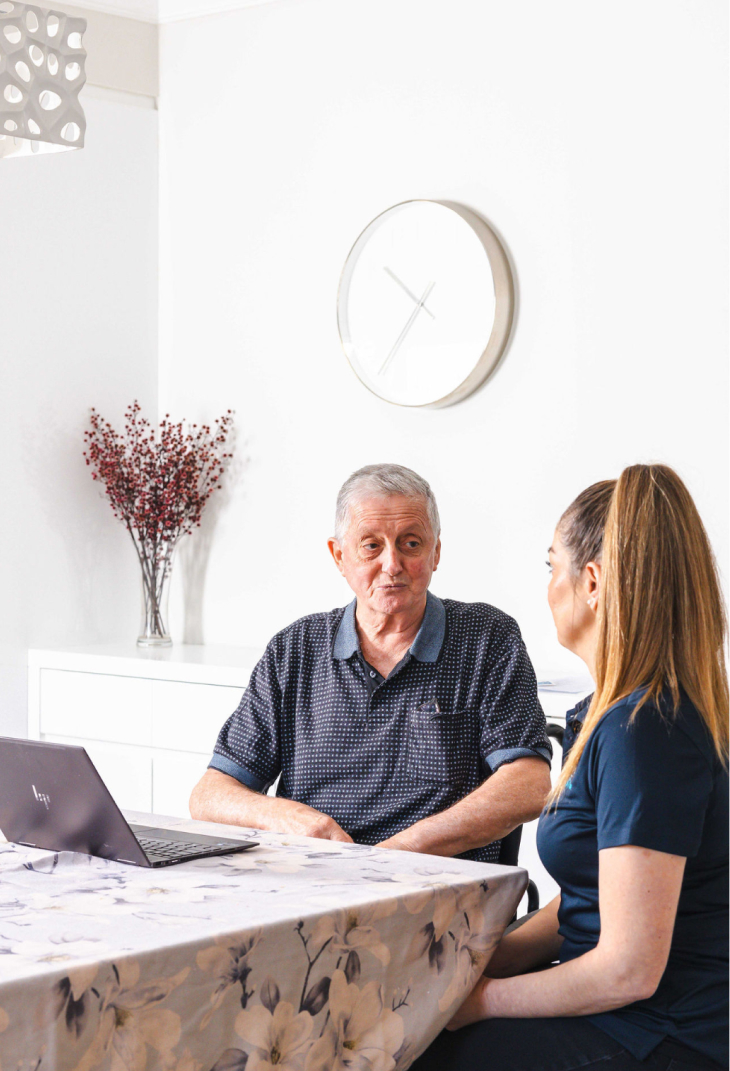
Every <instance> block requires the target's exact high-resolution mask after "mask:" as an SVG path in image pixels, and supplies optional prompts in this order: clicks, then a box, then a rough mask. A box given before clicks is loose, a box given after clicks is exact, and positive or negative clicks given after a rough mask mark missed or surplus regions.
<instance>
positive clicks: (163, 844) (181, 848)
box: [135, 834, 221, 862]
mask: <svg viewBox="0 0 730 1071" xmlns="http://www.w3.org/2000/svg"><path fill="white" fill-rule="evenodd" d="M135 835H136V837H137V843H138V844H139V845H140V847H141V848H143V850H144V852H145V854H146V855H148V856H149V858H150V859H169V860H170V861H171V862H175V861H176V860H177V859H185V858H186V857H187V856H193V855H194V856H198V855H217V854H218V853H219V852H220V850H221V846H220V845H215V844H211V845H210V846H207V845H205V844H200V843H195V842H194V841H181V840H160V839H159V838H158V837H143V836H140V835H139V834H135Z"/></svg>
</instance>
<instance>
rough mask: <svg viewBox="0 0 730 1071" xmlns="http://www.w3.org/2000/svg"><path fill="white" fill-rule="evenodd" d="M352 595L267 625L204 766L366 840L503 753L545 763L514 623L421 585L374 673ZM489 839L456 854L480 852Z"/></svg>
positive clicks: (441, 799) (482, 773) (453, 797)
mask: <svg viewBox="0 0 730 1071" xmlns="http://www.w3.org/2000/svg"><path fill="white" fill-rule="evenodd" d="M356 605H357V601H356V600H354V601H353V602H352V603H350V605H349V606H347V607H346V608H340V609H337V610H332V611H330V612H329V613H322V614H312V615H311V616H309V617H304V618H302V619H301V620H299V621H295V622H294V624H292V625H290V626H289V627H288V628H286V629H284V631H283V632H280V633H278V635H276V636H274V638H273V639H272V640H271V642H270V643H269V645H268V646H267V648H266V651H265V653H264V656H263V658H262V659H261V661H260V662H259V663H258V665H257V666H256V668H255V669H254V671H253V673H252V675H251V680H250V682H249V686H248V688H247V689H246V691H245V693H244V695H243V698H242V699H241V703H240V705H239V707H238V709H237V710H236V711H235V713H233V714H232V715H231V717H230V718H229V719H228V721H227V722H226V723H225V725H224V726H223V728H222V729H221V731H220V734H219V736H218V741H217V743H216V745H215V753H214V755H213V758H212V760H211V762H210V765H211V767H212V768H213V769H216V770H221V771H222V772H223V773H226V774H229V775H230V776H231V777H235V778H236V779H237V780H238V781H240V782H241V784H244V785H247V786H248V787H249V788H252V789H254V790H256V791H257V792H264V791H265V790H266V789H267V788H268V787H269V786H270V785H271V784H272V783H273V782H274V781H275V780H276V778H277V777H278V776H279V774H281V779H280V781H279V784H278V788H277V795H278V796H282V797H284V798H285V799H292V800H298V801H299V802H301V803H306V804H308V805H309V806H310V807H314V808H315V809H316V810H318V811H321V812H323V813H324V814H327V815H329V816H330V817H332V818H334V819H335V821H336V822H337V823H338V824H339V825H340V826H341V827H342V828H343V829H344V830H346V832H347V833H349V834H350V836H351V837H352V838H353V840H355V841H356V842H358V843H362V844H377V843H378V842H379V841H381V840H386V839H387V838H388V837H392V836H394V835H395V834H396V833H399V832H400V831H401V830H403V829H406V828H407V827H408V826H411V825H413V824H414V822H417V821H419V820H420V819H422V818H427V817H429V816H430V815H433V814H435V813H437V812H439V811H442V810H444V809H445V808H446V807H450V806H451V805H452V804H453V803H456V802H457V800H460V799H461V798H462V797H463V796H466V795H467V794H468V793H469V792H472V791H473V790H474V789H475V788H477V787H478V786H479V785H480V784H482V782H483V781H484V780H485V779H486V778H488V777H489V776H490V775H491V774H492V773H494V771H495V770H497V769H498V768H499V767H500V766H501V765H503V763H506V762H512V761H514V760H515V759H518V758H522V757H526V756H528V757H535V756H539V757H540V758H542V759H544V760H545V761H546V762H549V761H550V756H551V748H550V742H549V740H548V737H547V735H546V732H545V716H544V714H543V712H542V709H541V707H540V703H539V701H538V698H537V683H536V680H535V673H534V671H533V668H532V665H531V663H530V659H529V658H528V655H527V651H526V650H525V645H524V643H523V641H522V637H521V635H520V631H519V628H518V627H517V624H516V623H515V622H514V621H513V620H512V618H510V617H508V616H507V615H506V614H503V613H502V612H501V611H500V610H496V609H495V608H494V607H493V606H488V605H486V604H484V603H461V602H455V601H453V600H452V599H444V600H441V599H438V598H436V597H435V596H434V595H432V594H431V593H430V592H429V593H428V596H427V602H426V611H425V614H424V617H423V621H422V623H421V627H420V629H419V631H418V634H417V636H416V638H415V640H414V641H413V644H412V646H411V648H410V650H409V651H408V652H407V654H406V655H405V656H404V658H403V659H402V660H401V661H400V662H399V664H398V665H397V666H396V667H395V668H394V669H393V670H392V672H391V673H390V675H389V676H388V678H387V679H384V678H383V677H381V676H380V674H379V673H378V672H377V670H375V669H373V668H372V666H370V665H368V663H367V662H366V661H365V659H364V658H363V656H362V652H361V650H360V644H359V641H358V636H357V629H356V627H355V609H356ZM499 844H500V842H499V841H495V842H494V843H492V844H489V845H487V846H485V847H483V848H478V849H475V850H474V851H472V852H468V853H466V854H465V858H469V859H477V860H483V861H494V860H496V859H497V858H498V856H499Z"/></svg>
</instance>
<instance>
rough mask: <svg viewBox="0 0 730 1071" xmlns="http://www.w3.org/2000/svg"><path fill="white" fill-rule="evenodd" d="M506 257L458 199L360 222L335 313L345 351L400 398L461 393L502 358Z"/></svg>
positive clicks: (451, 397)
mask: <svg viewBox="0 0 730 1071" xmlns="http://www.w3.org/2000/svg"><path fill="white" fill-rule="evenodd" d="M512 311H513V286H512V277H511V274H510V270H509V264H508V261H507V257H506V255H505V252H504V250H503V249H502V246H501V245H500V243H499V241H498V239H497V237H496V235H495V234H494V232H493V231H492V230H491V229H490V228H489V227H488V225H487V224H486V223H485V222H484V220H482V219H481V218H480V217H479V216H477V215H476V214H475V213H473V212H471V211H470V210H469V209H468V208H464V207H463V206H462V205H456V204H450V203H446V202H440V201H406V202H404V203H403V204H400V205H395V206H394V207H393V208H389V209H388V210H387V211H386V212H383V213H382V214H381V215H380V216H378V217H377V218H376V219H374V220H373V222H372V223H371V224H370V225H369V226H368V227H366V228H365V230H364V231H363V232H362V234H361V235H360V237H359V238H358V240H357V241H356V242H355V245H354V246H353V247H352V249H351V251H350V254H349V256H348V258H347V261H346V263H345V267H344V270H343V272H342V278H341V280H340V290H339V295H338V302H337V319H338V324H339V329H340V337H341V339H342V345H343V347H344V350H345V353H346V354H347V358H348V360H349V361H350V364H351V365H352V367H353V369H354V370H355V372H356V373H357V375H358V376H359V377H360V379H361V380H362V382H363V383H364V384H365V386H366V387H368V389H369V390H371V391H373V393H374V394H377V395H379V397H381V398H383V399H385V400H386V401H388V402H394V403H395V404H397V405H411V406H442V405H450V404H451V403H453V402H456V401H460V400H461V399H462V398H465V397H466V396H467V395H468V394H470V393H471V392H472V391H473V390H476V388H477V387H478V386H479V385H480V384H481V383H483V382H484V380H485V379H486V378H487V376H488V375H489V373H490V372H491V371H493V369H494V368H495V366H496V365H497V363H498V361H499V358H500V357H501V355H502V353H503V351H504V347H505V345H506V343H507V339H508V337H509V332H510V328H511V326H512Z"/></svg>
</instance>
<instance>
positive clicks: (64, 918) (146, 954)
mask: <svg viewBox="0 0 730 1071" xmlns="http://www.w3.org/2000/svg"><path fill="white" fill-rule="evenodd" d="M130 817H133V818H135V819H136V820H138V821H139V820H141V821H145V822H151V823H153V824H157V823H160V824H164V825H167V826H170V827H172V826H175V827H177V828H180V827H183V828H191V829H193V828H194V829H195V830H196V832H206V831H207V832H217V833H218V835H221V834H223V832H224V830H225V829H227V828H228V830H229V832H231V833H238V834H239V835H243V831H242V830H240V829H237V830H233V829H231V828H230V827H221V826H216V827H207V826H205V825H204V824H202V823H193V822H183V821H181V820H176V819H169V820H160V819H159V818H156V819H152V818H151V816H149V815H133V816H132V815H130ZM245 833H246V835H248V834H251V835H252V836H255V839H257V840H259V841H260V846H259V847H258V848H254V849H252V850H250V851H248V852H243V853H241V854H238V855H230V856H220V857H216V858H212V859H207V860H205V859H201V860H196V861H194V862H189V863H182V864H180V865H177V866H174V867H168V868H163V869H159V870H148V869H143V868H138V867H133V866H127V865H124V864H122V863H113V862H108V861H105V860H101V859H92V858H90V857H87V856H84V855H75V854H71V853H59V854H53V853H51V852H44V851H42V850H39V849H33V848H22V847H19V846H18V845H13V844H7V843H4V842H0V1071H93V1069H96V1068H99V1069H104V1071H157V1069H165V1071H244V1069H245V1071H345V1069H348V1071H391V1069H393V1068H398V1069H405V1068H407V1067H409V1066H410V1064H411V1063H412V1061H413V1060H414V1059H415V1057H416V1056H417V1055H418V1054H419V1053H420V1052H422V1051H423V1049H424V1048H425V1047H426V1045H427V1044H428V1043H429V1042H430V1041H431V1040H432V1039H433V1038H434V1037H435V1036H436V1034H437V1033H438V1032H439V1031H440V1030H441V1028H442V1027H443V1026H444V1024H445V1023H446V1022H447V1021H448V1019H449V1018H450V1016H451V1015H452V1013H453V1012H454V1011H455V1009H456V1008H457V1007H458V1005H459V1004H460V1002H461V1001H462V1000H463V999H464V997H465V996H466V994H467V993H468V991H469V989H470V988H471V986H472V985H473V984H474V982H475V981H476V979H477V977H478V975H479V973H480V972H481V971H482V970H483V969H484V966H485V964H486V962H487V960H488V958H489V955H490V952H491V950H492V949H493V947H494V945H495V944H496V943H497V941H498V940H499V938H500V936H501V934H502V930H503V929H504V927H505V925H506V924H507V922H508V921H509V919H510V918H511V916H512V914H513V912H514V910H515V908H516V905H517V903H518V901H519V899H520V897H521V895H522V892H523V890H524V886H525V884H526V881H527V876H526V873H525V871H524V870H521V869H518V868H510V867H501V866H494V865H490V864H486V863H470V862H466V861H463V860H456V859H441V858H438V857H436V856H426V855H412V854H409V853H407V852H391V851H387V850H384V849H378V848H369V847H363V846H360V845H349V844H336V843H333V842H329V841H320V840H311V839H308V838H304V837H291V836H282V835H279V834H274V833H260V832H257V831H254V830H247V831H245Z"/></svg>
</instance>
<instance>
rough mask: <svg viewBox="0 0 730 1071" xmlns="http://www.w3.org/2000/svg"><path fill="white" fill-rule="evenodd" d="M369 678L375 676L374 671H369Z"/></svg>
mask: <svg viewBox="0 0 730 1071" xmlns="http://www.w3.org/2000/svg"><path fill="white" fill-rule="evenodd" d="M370 676H371V677H374V676H375V670H374V669H371V670H370Z"/></svg>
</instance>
